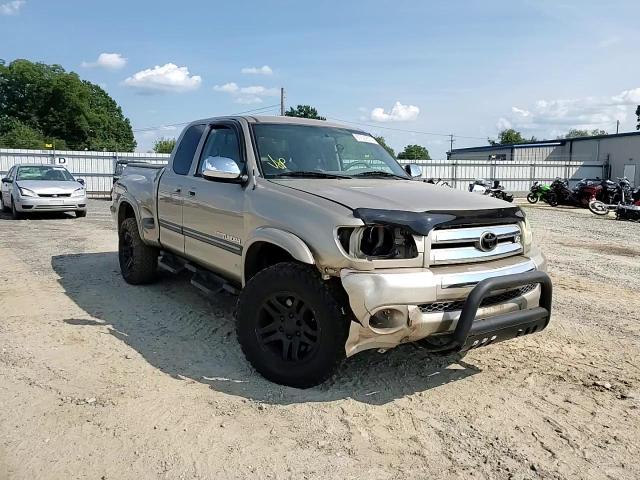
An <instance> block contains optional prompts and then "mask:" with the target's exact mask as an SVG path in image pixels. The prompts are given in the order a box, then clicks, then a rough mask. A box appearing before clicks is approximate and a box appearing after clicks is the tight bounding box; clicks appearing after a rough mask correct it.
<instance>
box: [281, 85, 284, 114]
mask: <svg viewBox="0 0 640 480" xmlns="http://www.w3.org/2000/svg"><path fill="white" fill-rule="evenodd" d="M280 116H281V117H284V87H280Z"/></svg>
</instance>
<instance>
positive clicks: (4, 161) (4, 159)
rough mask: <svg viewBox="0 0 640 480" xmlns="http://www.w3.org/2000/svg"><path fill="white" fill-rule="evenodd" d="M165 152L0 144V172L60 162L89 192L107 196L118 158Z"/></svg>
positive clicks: (149, 158)
mask: <svg viewBox="0 0 640 480" xmlns="http://www.w3.org/2000/svg"><path fill="white" fill-rule="evenodd" d="M168 158H169V155H166V154H162V153H119V152H88V151H71V150H62V151H58V150H18V149H11V148H8V149H7V148H0V173H1V174H2V176H4V175H6V173H7V172H8V171H9V169H10V168H11V167H12V166H13V165H16V164H22V163H37V164H51V165H64V166H65V167H66V168H67V169H68V170H69V171H70V172H71V173H72V174H73V175H74V176H75V177H76V178H82V179H84V181H85V184H86V187H87V192H88V194H89V195H90V196H93V197H100V196H107V195H109V192H110V191H111V185H112V184H113V180H112V179H113V172H114V170H115V165H116V162H117V161H118V160H129V161H132V162H148V163H157V164H164V163H167V160H168Z"/></svg>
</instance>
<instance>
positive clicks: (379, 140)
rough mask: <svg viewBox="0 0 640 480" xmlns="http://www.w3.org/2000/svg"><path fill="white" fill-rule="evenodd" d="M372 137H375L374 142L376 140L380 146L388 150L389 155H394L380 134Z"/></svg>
mask: <svg viewBox="0 0 640 480" xmlns="http://www.w3.org/2000/svg"><path fill="white" fill-rule="evenodd" d="M373 138H375V139H376V142H378V143H379V144H380V146H381V147H382V148H384V149H385V150H386V151H387V152H389V155H391V156H392V157H393V158H395V157H396V152H395V151H394V150H393V148H391V147H390V146H389V145H387V144H386V142H385V141H384V137H382V136H380V137H373Z"/></svg>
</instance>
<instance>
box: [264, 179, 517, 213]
mask: <svg viewBox="0 0 640 480" xmlns="http://www.w3.org/2000/svg"><path fill="white" fill-rule="evenodd" d="M272 181H273V182H275V183H277V184H279V185H282V186H286V187H290V188H295V189H297V190H301V191H303V192H307V193H310V194H312V195H317V196H319V197H323V198H326V199H327V200H331V201H334V202H336V203H339V204H341V205H344V206H346V207H349V208H351V209H352V210H355V209H359V208H367V209H384V210H402V211H407V212H427V211H461V210H495V209H500V208H513V204H510V203H508V202H505V201H503V200H498V199H497V198H493V197H489V196H486V195H480V194H477V193H469V192H465V191H462V190H456V189H453V188H449V187H442V186H439V185H432V184H429V183H425V182H418V181H410V180H391V179H338V180H333V179H326V180H325V179H315V178H314V179H306V178H303V179H298V178H296V179H277V180H272Z"/></svg>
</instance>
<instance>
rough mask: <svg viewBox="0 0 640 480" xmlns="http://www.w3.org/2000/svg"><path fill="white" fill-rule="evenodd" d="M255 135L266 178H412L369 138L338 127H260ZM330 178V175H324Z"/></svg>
mask: <svg viewBox="0 0 640 480" xmlns="http://www.w3.org/2000/svg"><path fill="white" fill-rule="evenodd" d="M253 131H254V135H255V139H256V144H257V148H258V155H259V158H260V164H261V166H262V171H263V173H264V175H265V176H266V177H271V178H273V177H277V176H283V177H285V176H304V175H306V174H308V175H309V176H310V177H314V178H322V177H323V176H325V178H341V177H354V176H355V177H358V176H364V177H371V176H376V175H379V176H380V177H389V178H396V177H402V178H409V177H408V176H407V174H406V173H405V172H404V170H403V168H402V167H401V166H400V165H399V164H398V162H396V161H395V159H394V158H393V157H392V156H391V155H389V153H387V151H386V150H385V149H384V148H382V147H381V146H380V145H379V144H378V142H376V140H375V139H374V138H373V137H372V136H371V135H369V134H367V133H363V132H359V131H356V130H349V129H345V128H336V127H322V126H309V125H287V124H257V125H254V126H253ZM324 174H326V175H324Z"/></svg>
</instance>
